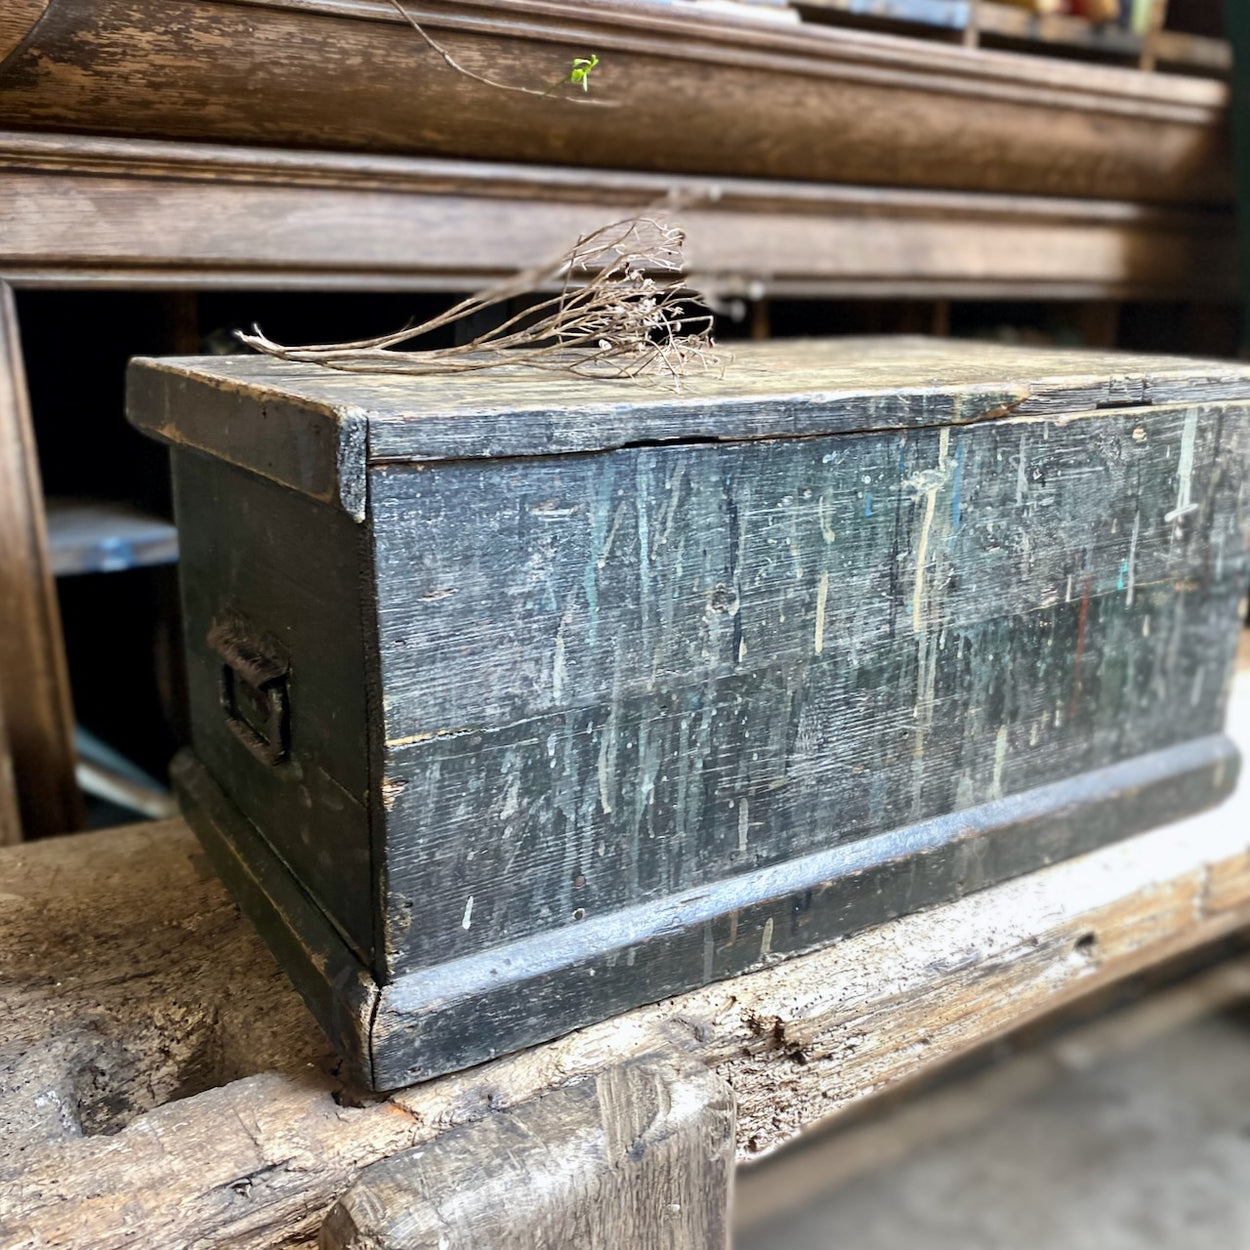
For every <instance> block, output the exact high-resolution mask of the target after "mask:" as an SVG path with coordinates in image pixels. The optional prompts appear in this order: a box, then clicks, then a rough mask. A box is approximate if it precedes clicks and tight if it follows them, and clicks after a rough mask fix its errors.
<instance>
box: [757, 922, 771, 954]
mask: <svg viewBox="0 0 1250 1250" xmlns="http://www.w3.org/2000/svg"><path fill="white" fill-rule="evenodd" d="M772 946H773V918H772V917H771V916H769V917H768V919H767V920H765V921H764V933H763V935H762V936H761V937H760V958H761V959H764V958H765V957H766V956H767V955H768V952H769V951H770V950H772Z"/></svg>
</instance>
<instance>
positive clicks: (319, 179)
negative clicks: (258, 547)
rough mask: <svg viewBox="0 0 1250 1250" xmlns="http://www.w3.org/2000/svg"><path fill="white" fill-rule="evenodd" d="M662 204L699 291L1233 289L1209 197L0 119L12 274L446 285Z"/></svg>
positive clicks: (176, 282)
mask: <svg viewBox="0 0 1250 1250" xmlns="http://www.w3.org/2000/svg"><path fill="white" fill-rule="evenodd" d="M670 197H671V199H672V202H674V203H676V204H678V205H680V206H681V209H680V219H681V221H682V223H683V225H684V226H685V227H686V229H687V233H688V235H689V247H688V249H687V250H688V255H689V258H690V263H691V267H692V270H693V273H694V277H695V279H696V281H697V282H698V284H699V286H700V287H701V288H702V289H705V290H708V291H709V292H710V293H711V294H713V295H720V296H722V297H723V298H730V297H743V298H748V299H758V298H760V297H762V296H765V295H777V296H824V297H830V296H861V295H873V296H877V297H885V296H897V297H910V296H917V297H934V296H939V297H969V298H975V297H981V296H986V297H988V296H994V295H999V296H1005V295H1011V296H1016V297H1020V298H1024V297H1034V298H1054V299H1069V298H1072V299H1076V298H1094V299H1112V298H1114V299H1120V298H1126V299H1127V298H1134V299H1137V298H1141V299H1151V298H1160V299H1185V300H1217V301H1218V300H1231V299H1233V298H1235V297H1236V295H1237V291H1238V287H1237V282H1236V262H1235V251H1234V239H1233V222H1232V215H1231V214H1230V213H1228V212H1225V211H1222V210H1201V209H1164V208H1152V207H1147V206H1143V205H1139V204H1131V203H1121V202H1104V201H1088V200H1072V199H1057V198H1050V197H1045V198H1043V197H1030V196H1022V195H978V194H971V193H961V192H942V191H934V190H901V189H894V190H891V189H887V188H866V187H848V186H841V185H836V184H829V183H823V184H821V183H796V182H778V181H770V180H763V179H760V180H754V179H741V178H707V177H698V176H695V175H692V174H681V175H677V176H674V177H666V176H663V175H654V174H646V173H631V172H622V171H605V170H577V169H567V168H557V167H550V166H546V167H544V166H525V165H501V164H491V163H488V162H469V161H456V160H439V159H422V158H408V157H388V156H369V155H348V154H345V153H333V152H299V151H291V150H275V149H268V150H265V149H256V148H242V147H228V146H221V145H214V144H206V143H197V144H184V143H164V142H153V141H143V140H119V139H107V138H100V137H86V136H72V135H36V134H21V133H16V132H7V133H6V132H0V275H7V276H8V277H9V278H10V279H11V280H12V281H14V282H18V283H21V284H23V285H32V284H40V285H45V284H54V285H55V284H60V285H70V286H73V285H110V286H124V287H132V286H162V285H164V286H186V285H188V284H193V285H197V286H205V287H211V286H225V287H229V286H235V287H237V286H241V285H246V286H283V287H290V286H306V287H320V288H326V287H338V288H344V289H362V288H391V289H420V288H426V289H441V290H448V289H455V288H457V287H465V286H476V285H479V284H481V283H483V282H486V281H490V280H493V279H496V278H498V277H500V276H502V275H506V274H510V273H514V272H515V271H516V270H517V269H519V268H524V267H527V266H529V265H532V264H534V263H536V262H537V261H540V260H542V259H545V258H547V257H549V256H557V255H560V254H562V253H563V252H564V251H565V250H566V249H567V248H568V247H569V245H570V243H571V242H572V241H573V240H575V239H576V238H577V237H578V235H579V234H581V233H583V232H585V231H588V230H591V229H595V228H597V227H599V226H602V225H604V224H605V223H607V222H611V221H615V220H619V219H620V218H621V217H624V216H628V215H629V214H631V213H634V212H637V211H639V210H640V209H642V208H645V207H647V206H651V205H656V204H662V203H664V202H667V201H669V199H670Z"/></svg>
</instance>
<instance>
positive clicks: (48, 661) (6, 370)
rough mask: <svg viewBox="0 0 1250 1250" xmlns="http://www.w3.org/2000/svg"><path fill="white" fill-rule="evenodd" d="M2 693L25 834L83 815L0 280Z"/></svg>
mask: <svg viewBox="0 0 1250 1250" xmlns="http://www.w3.org/2000/svg"><path fill="white" fill-rule="evenodd" d="M0 471H2V473H3V483H2V485H0V530H3V538H2V539H0V569H2V570H3V571H2V573H0V576H2V577H3V578H4V580H5V583H6V584H5V585H4V586H3V587H2V588H0V603H2V604H3V607H4V610H5V620H4V623H3V627H2V628H0V697H2V698H3V699H4V702H5V704H6V707H7V712H6V718H7V728H8V735H9V748H10V752H11V754H12V758H13V767H14V772H15V775H16V778H17V789H18V803H19V807H20V810H21V813H22V822H23V826H24V828H25V833H26V836H38V835H42V834H54V833H66V832H68V831H69V830H71V829H76V828H78V827H79V826H80V825H81V823H82V819H83V807H82V799H81V796H80V795H79V792H78V787H77V785H76V783H75V781H74V763H75V752H74V744H73V727H74V714H73V709H72V705H71V700H70V687H69V670H68V666H67V662H66V658H65V646H64V641H63V638H62V634H61V617H60V608H59V606H58V603H57V598H56V590H55V586H54V583H53V579H52V571H51V566H50V561H49V557H48V538H47V530H46V526H45V522H44V515H43V489H42V484H41V482H40V478H39V465H38V453H37V450H36V446H35V434H34V427H33V424H32V419H31V413H30V399H29V396H28V395H27V392H26V373H25V366H24V364H23V359H22V346H21V338H20V333H19V330H18V321H17V303H16V300H15V299H14V295H13V290H12V288H11V287H10V286H8V285H7V284H6V283H4V282H3V281H0Z"/></svg>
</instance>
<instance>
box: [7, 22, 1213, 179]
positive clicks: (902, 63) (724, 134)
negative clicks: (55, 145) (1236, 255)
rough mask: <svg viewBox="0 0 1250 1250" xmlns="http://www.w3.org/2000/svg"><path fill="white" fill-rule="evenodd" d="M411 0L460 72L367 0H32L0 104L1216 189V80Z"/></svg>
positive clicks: (654, 164)
mask: <svg viewBox="0 0 1250 1250" xmlns="http://www.w3.org/2000/svg"><path fill="white" fill-rule="evenodd" d="M411 7H412V8H413V10H414V16H415V15H418V14H419V16H420V20H421V22H422V24H423V25H424V27H425V29H426V31H427V33H428V34H430V35H431V36H432V37H434V38H436V39H437V40H438V41H439V42H440V43H441V44H442V45H443V46H444V47H446V48H447V50H448V51H449V52H450V53H451V55H452V56H453V57H454V58H456V59H457V60H458V62H459V63H460V64H461V65H463V66H465V67H467V68H468V69H469V70H470V71H472V72H474V73H476V74H477V75H479V77H478V78H473V77H470V76H469V75H468V74H464V73H458V72H456V71H455V70H454V69H452V68H451V67H450V66H449V65H448V64H447V63H446V62H445V61H444V60H443V59H442V58H441V57H439V56H438V55H437V54H436V53H435V52H434V51H433V50H432V49H431V48H429V47H428V46H427V45H426V44H425V43H424V42H423V40H422V39H421V38H420V36H419V35H418V34H417V33H416V32H415V31H414V30H412V29H411V27H410V26H409V24H408V22H407V20H405V18H404V17H403V16H401V15H400V13H399V12H397V11H396V8H395V6H394V4H393V3H391V2H390V0H265V2H264V3H258V2H257V0H245V2H242V3H240V2H235V3H223V2H222V0H54V3H52V4H51V5H50V7H49V9H48V12H47V14H46V15H45V16H44V18H43V20H42V21H41V22H40V23H39V26H38V28H37V30H36V31H35V33H34V35H33V36H32V38H30V39H29V40H27V41H26V43H25V44H23V45H22V46H21V47H19V48H18V49H17V50H16V51H15V52H14V53H13V54H12V55H11V56H10V57H9V58H8V60H7V61H5V62H4V64H3V65H0V111H2V112H3V113H4V115H5V116H6V118H8V119H10V124H12V125H16V126H21V127H23V128H30V127H34V128H55V129H62V130H86V131H93V132H96V133H112V134H143V135H160V136H163V137H166V138H180V139H196V140H199V139H209V138H212V139H220V140H229V141H239V142H248V143H266V144H287V145H292V146H301V147H306V146H312V145H316V146H325V147H333V148H339V149H360V150H372V151H391V152H408V153H422V154H426V155H438V154H452V155H458V156H471V157H474V158H478V159H487V160H523V161H535V162H547V163H552V164H576V165H581V166H585V167H588V168H595V167H600V168H601V167H604V166H609V167H613V166H615V167H620V168H634V169H650V170H654V171H660V172H673V171H682V172H692V171H693V172H699V173H705V174H713V175H718V176H721V175H741V176H749V177H768V178H786V179H802V180H808V179H811V180H823V181H840V182H850V183H861V184H865V185H876V186H913V187H926V186H940V187H948V188H959V189H965V190H975V191H998V192H1025V193H1031V194H1043V195H1080V196H1092V197H1103V198H1113V199H1129V200H1139V199H1140V200H1146V201H1153V202H1173V203H1176V202H1180V203H1192V202H1197V203H1213V202H1227V201H1228V199H1229V196H1230V194H1231V180H1230V178H1229V175H1228V170H1227V161H1226V148H1227V135H1226V121H1227V117H1226V113H1227V98H1228V97H1227V90H1226V87H1225V85H1224V84H1223V83H1221V82H1217V81H1212V80H1209V79H1202V78H1190V77H1182V76H1180V75H1168V76H1151V75H1144V74H1140V73H1137V72H1136V71H1133V70H1127V69H1118V68H1114V67H1111V66H1100V65H1090V64H1076V63H1066V62H1062V61H1057V60H1054V59H1051V58H1044V57H1030V58H1027V59H1022V58H1020V57H1019V56H1012V55H1009V54H1004V53H1001V52H991V51H986V50H984V49H969V48H962V47H953V46H952V47H945V48H943V49H942V55H941V56H940V57H939V56H934V49H933V47H932V45H931V44H925V43H923V42H920V41H918V40H913V39H907V38H899V37H896V36H890V35H879V34H870V33H867V32H863V31H857V30H846V29H837V28H834V27H830V26H821V25H804V26H802V27H799V26H797V25H789V24H785V23H777V22H761V21H759V20H758V19H755V20H752V19H749V18H741V17H738V18H735V17H732V16H728V15H727V14H726V13H725V12H723V11H721V12H716V11H713V10H710V9H707V10H705V9H700V8H698V7H693V6H683V7H681V8H680V9H679V8H677V7H675V6H674V7H673V8H670V9H667V10H664V9H657V8H656V7H655V6H654V5H650V4H645V3H631V2H622V0H577V2H576V3H573V2H572V0H541V2H539V0H506V2H505V3H498V2H496V3H486V0H448V2H447V3H440V4H438V5H437V6H430V5H428V4H427V5H421V6H416V5H414V6H411ZM589 50H593V51H594V52H595V53H596V55H598V56H599V57H600V59H601V64H600V65H599V66H598V68H597V69H596V71H595V75H594V79H593V85H592V86H591V90H590V91H589V92H588V93H586V95H585V96H584V97H583V96H582V94H581V93H577V94H576V95H574V94H573V93H568V94H567V95H566V97H565V98H560V97H559V95H558V93H556V94H552V95H548V94H546V89H547V88H549V87H550V85H551V84H552V82H553V81H555V82H557V83H558V82H559V80H560V79H562V78H564V77H565V76H566V75H567V73H568V67H569V65H570V63H571V60H572V58H573V57H577V56H583V55H585V54H586V53H587V51H589ZM362 65H363V66H368V67H369V72H368V73H364V74H362V73H361V72H360V67H361V66H362ZM481 77H486V78H488V79H490V80H492V81H493V82H496V83H503V84H506V85H507V86H513V87H521V88H525V89H528V93H527V91H526V90H521V91H516V90H508V89H507V87H505V88H503V89H501V88H499V87H492V86H490V85H487V84H485V83H483V82H482V81H481ZM227 101H228V102H229V103H228V105H227V104H226V103H225V102H227ZM675 118H679V119H680V124H679V125H675V124H674V119H675Z"/></svg>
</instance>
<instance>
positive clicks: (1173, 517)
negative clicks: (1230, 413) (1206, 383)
mask: <svg viewBox="0 0 1250 1250" xmlns="http://www.w3.org/2000/svg"><path fill="white" fill-rule="evenodd" d="M1197 439H1198V410H1197V409H1196V408H1195V409H1193V410H1191V411H1190V412H1188V413H1186V414H1185V428H1184V429H1183V430H1182V431H1181V454H1180V459H1179V460H1178V461H1177V464H1176V507H1175V508H1173V509H1172V511H1171V512H1169V513H1168V514H1167V515H1166V516H1165V517H1164V518H1163V519H1164V520H1165V521H1168V522H1176V521H1179V520H1180V519H1181V518H1182V517H1184V516H1188V515H1189V514H1190V513H1191V512H1193V511H1195V510H1196V508H1197V505H1196V504H1195V503H1194V502H1193V501H1192V499H1191V491H1192V488H1193V476H1194V445H1195V443H1196V442H1197ZM1177 536H1178V535H1177V534H1176V531H1175V530H1174V531H1173V537H1174V538H1175V537H1177Z"/></svg>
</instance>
